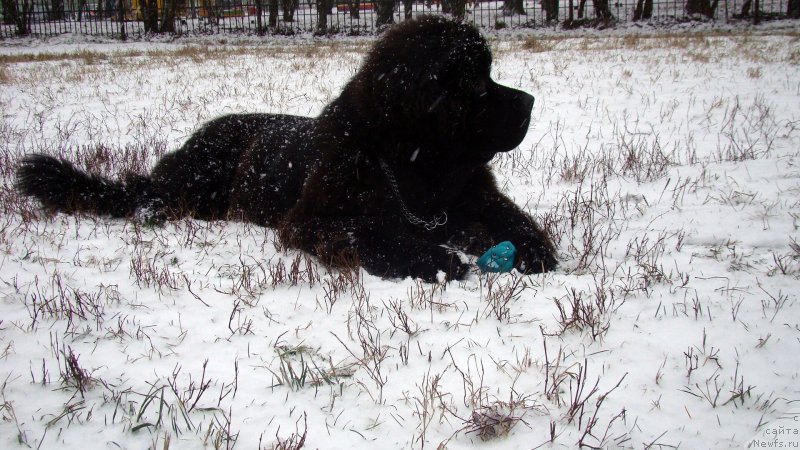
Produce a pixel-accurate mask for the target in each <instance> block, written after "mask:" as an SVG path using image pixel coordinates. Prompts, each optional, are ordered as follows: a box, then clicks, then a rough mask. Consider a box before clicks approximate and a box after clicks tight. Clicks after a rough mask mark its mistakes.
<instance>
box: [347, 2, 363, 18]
mask: <svg viewBox="0 0 800 450" xmlns="http://www.w3.org/2000/svg"><path fill="white" fill-rule="evenodd" d="M349 5H350V8H349V9H350V18H351V19H358V18H359V17H361V2H360V1H359V0H355V1H352V0H351V1H350V3H349Z"/></svg>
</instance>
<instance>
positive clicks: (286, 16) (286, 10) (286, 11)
mask: <svg viewBox="0 0 800 450" xmlns="http://www.w3.org/2000/svg"><path fill="white" fill-rule="evenodd" d="M326 3H328V8H330V0H326ZM296 9H297V0H283V21H284V22H294V12H295V10H296Z"/></svg>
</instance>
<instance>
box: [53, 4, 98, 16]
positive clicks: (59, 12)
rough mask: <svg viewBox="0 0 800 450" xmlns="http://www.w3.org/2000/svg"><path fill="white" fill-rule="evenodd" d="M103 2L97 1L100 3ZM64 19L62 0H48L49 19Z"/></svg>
mask: <svg viewBox="0 0 800 450" xmlns="http://www.w3.org/2000/svg"><path fill="white" fill-rule="evenodd" d="M102 4H103V3H102V2H100V3H98V6H99V5H102ZM63 19H64V0H50V20H63Z"/></svg>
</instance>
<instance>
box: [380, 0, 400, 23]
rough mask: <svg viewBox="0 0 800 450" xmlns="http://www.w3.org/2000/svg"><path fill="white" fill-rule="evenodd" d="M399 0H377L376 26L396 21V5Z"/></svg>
mask: <svg viewBox="0 0 800 450" xmlns="http://www.w3.org/2000/svg"><path fill="white" fill-rule="evenodd" d="M396 1H397V0H377V1H375V26H376V27H381V26H383V25H390V24H393V23H394V5H395V2H396Z"/></svg>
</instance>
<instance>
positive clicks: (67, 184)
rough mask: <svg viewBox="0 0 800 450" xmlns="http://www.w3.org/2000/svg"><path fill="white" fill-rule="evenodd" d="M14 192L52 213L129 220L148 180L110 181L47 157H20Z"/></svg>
mask: <svg viewBox="0 0 800 450" xmlns="http://www.w3.org/2000/svg"><path fill="white" fill-rule="evenodd" d="M16 177H17V180H16V181H17V182H16V185H17V189H18V190H19V192H20V193H22V194H24V195H27V196H31V197H35V198H36V199H37V200H39V201H40V202H41V203H42V205H43V206H44V207H45V208H47V209H51V210H54V211H60V212H65V213H69V214H75V213H86V214H94V215H104V216H111V217H131V216H133V215H134V213H135V212H136V209H137V207H139V206H140V203H142V202H143V201H144V199H145V194H146V192H147V191H149V190H150V189H151V187H150V185H151V184H152V183H151V182H150V179H149V177H146V176H129V177H127V178H126V179H125V180H124V181H117V180H111V179H108V178H105V177H102V176H99V175H95V174H92V173H88V172H85V171H83V170H81V169H79V168H77V167H75V166H74V165H73V164H72V163H70V162H69V161H66V160H64V159H60V158H55V157H52V156H47V155H39V154H32V155H27V156H24V157H23V158H22V159H21V160H20V163H19V166H18V167H17V174H16Z"/></svg>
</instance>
